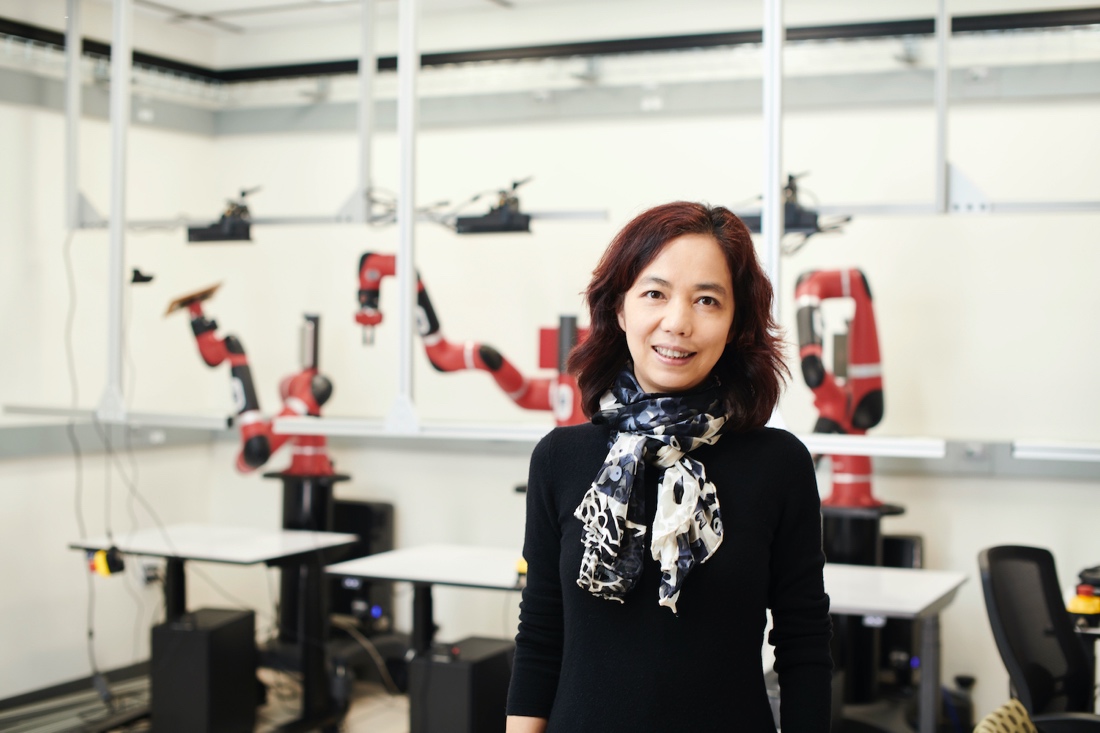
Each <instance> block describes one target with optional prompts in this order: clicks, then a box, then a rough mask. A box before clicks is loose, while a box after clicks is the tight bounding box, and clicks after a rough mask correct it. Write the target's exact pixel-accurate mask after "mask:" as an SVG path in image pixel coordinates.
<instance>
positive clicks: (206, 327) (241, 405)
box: [166, 285, 272, 470]
mask: <svg viewBox="0 0 1100 733" xmlns="http://www.w3.org/2000/svg"><path fill="white" fill-rule="evenodd" d="M218 287H219V286H218V285H215V286H213V287H210V288H206V289H205V290H200V291H198V292H195V293H190V294H188V295H185V296H183V297H181V298H177V299H176V300H174V301H172V303H171V304H169V306H168V313H172V312H174V311H176V310H181V309H183V308H186V309H187V310H188V312H190V314H191V331H192V332H193V333H194V334H195V342H196V343H197V344H198V347H199V354H200V356H202V360H203V361H204V362H206V364H207V365H208V366H210V367H216V366H218V365H219V364H221V363H222V362H223V361H226V360H228V361H229V372H230V386H231V388H232V390H233V405H234V407H235V408H236V409H237V416H236V418H235V421H236V423H237V426H238V428H239V429H240V433H241V454H240V456H239V457H238V460H237V465H238V467H241V466H246V467H247V469H244V468H242V470H251V469H253V468H256V467H258V466H262V465H263V464H264V463H266V462H267V459H268V458H269V457H270V456H271V452H272V450H271V425H270V423H266V422H265V421H264V419H263V416H262V415H261V414H260V401H259V398H258V397H257V396H256V388H255V386H254V384H253V382H252V370H251V368H250V367H249V365H248V355H247V354H245V351H244V346H243V345H242V344H241V342H240V340H239V339H238V338H237V337H236V336H226V337H225V338H219V337H218V335H217V333H216V331H217V328H218V324H217V323H216V322H215V321H212V320H210V319H208V318H207V317H206V315H205V314H204V313H203V310H202V304H203V301H205V300H209V299H210V298H211V297H212V296H213V295H214V293H215V292H217V290H218ZM166 315H167V314H166Z"/></svg>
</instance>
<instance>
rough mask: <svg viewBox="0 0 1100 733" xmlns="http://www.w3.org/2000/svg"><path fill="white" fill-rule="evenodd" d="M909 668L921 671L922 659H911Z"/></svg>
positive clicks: (914, 657)
mask: <svg viewBox="0 0 1100 733" xmlns="http://www.w3.org/2000/svg"><path fill="white" fill-rule="evenodd" d="M909 666H910V667H912V668H913V669H920V657H916V656H913V657H909Z"/></svg>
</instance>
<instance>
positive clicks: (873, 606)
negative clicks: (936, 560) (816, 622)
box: [825, 563, 966, 618]
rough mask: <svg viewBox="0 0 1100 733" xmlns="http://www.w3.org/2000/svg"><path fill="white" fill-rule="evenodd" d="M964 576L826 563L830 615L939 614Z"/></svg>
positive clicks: (909, 616)
mask: <svg viewBox="0 0 1100 733" xmlns="http://www.w3.org/2000/svg"><path fill="white" fill-rule="evenodd" d="M964 582H966V575H965V574H964V573H959V572H955V571H951V570H917V569H913V568H883V567H872V566H867V565H840V564H833V563H826V565H825V592H826V593H828V594H829V599H830V608H829V611H830V612H831V613H837V614H846V615H847V614H850V615H853V616H887V617H893V618H917V617H919V616H929V615H932V614H936V613H939V612H940V611H941V610H942V609H943V607H944V606H946V605H947V604H948V603H950V602H951V600H952V599H953V598H954V597H955V592H956V591H957V590H958V589H959V586H960V585H962V584H963V583H964Z"/></svg>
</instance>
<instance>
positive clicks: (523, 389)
mask: <svg viewBox="0 0 1100 733" xmlns="http://www.w3.org/2000/svg"><path fill="white" fill-rule="evenodd" d="M394 261H395V258H394V256H393V255H385V254H378V253H374V252H368V253H366V254H364V255H363V257H362V258H361V259H360V260H359V306H360V309H359V312H358V313H357V314H356V316H355V320H356V322H357V323H359V324H361V325H362V326H364V327H366V328H368V329H369V328H373V327H374V326H377V325H378V324H379V323H381V322H382V313H381V311H379V310H378V300H379V292H380V285H381V282H382V278H383V277H388V276H392V275H393V274H394V271H395V265H394ZM416 305H417V325H418V328H419V331H420V336H421V338H422V339H423V342H424V351H425V352H426V353H427V355H428V361H430V362H431V364H432V366H433V367H435V368H436V369H437V370H439V371H441V372H456V371H462V370H467V369H479V370H481V371H485V372H488V373H489V374H490V375H492V377H493V379H494V380H495V381H496V383H497V385H498V386H499V387H500V388H501V390H503V392H504V393H505V394H506V395H508V397H509V398H510V399H511V400H512V401H513V402H515V403H516V404H517V405H519V406H520V407H522V408H524V409H527V410H552V409H553V400H552V397H551V393H552V391H553V389H552V388H553V380H550V379H528V378H526V377H524V376H523V374H522V373H520V371H519V370H518V369H516V367H515V366H514V365H513V364H512V363H511V362H510V361H508V359H507V358H505V357H504V355H503V354H501V353H500V352H499V351H497V350H496V349H494V348H493V347H492V346H488V345H485V344H480V343H477V342H473V341H467V342H465V343H455V342H451V341H448V340H447V339H446V338H445V337H444V336H443V333H442V330H441V328H440V325H439V318H438V317H437V316H436V313H435V308H434V307H432V301H431V299H430V298H429V297H428V291H427V290H426V289H425V288H424V283H423V282H422V281H421V280H420V276H419V274H418V275H417V278H416ZM368 340H369V339H368Z"/></svg>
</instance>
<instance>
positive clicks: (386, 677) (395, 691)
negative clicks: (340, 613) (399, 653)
mask: <svg viewBox="0 0 1100 733" xmlns="http://www.w3.org/2000/svg"><path fill="white" fill-rule="evenodd" d="M332 625H333V626H335V627H336V628H338V629H341V630H342V631H346V632H347V633H348V635H349V636H350V637H351V638H352V639H355V641H356V642H357V643H358V644H359V646H361V647H363V648H364V649H366V651H367V654H368V655H369V656H370V658H371V661H373V662H374V666H375V667H376V668H377V669H378V675H379V676H380V677H381V678H382V684H383V685H385V687H386V692H388V693H389V694H390V695H400V694H401V690H400V689H399V688H398V686H397V683H396V682H394V681H393V676H392V675H391V674H390V670H389V667H387V666H386V660H384V659H382V655H381V654H380V653H379V652H378V647H376V646H375V645H374V643H373V642H372V641H371V640H370V639H368V638H367V637H366V636H364V635H363V633H362V632H361V631H359V629H358V628H357V627H356V624H355V623H352V622H350V621H345V620H343V619H340V618H337V617H334V618H333V619H332Z"/></svg>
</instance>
